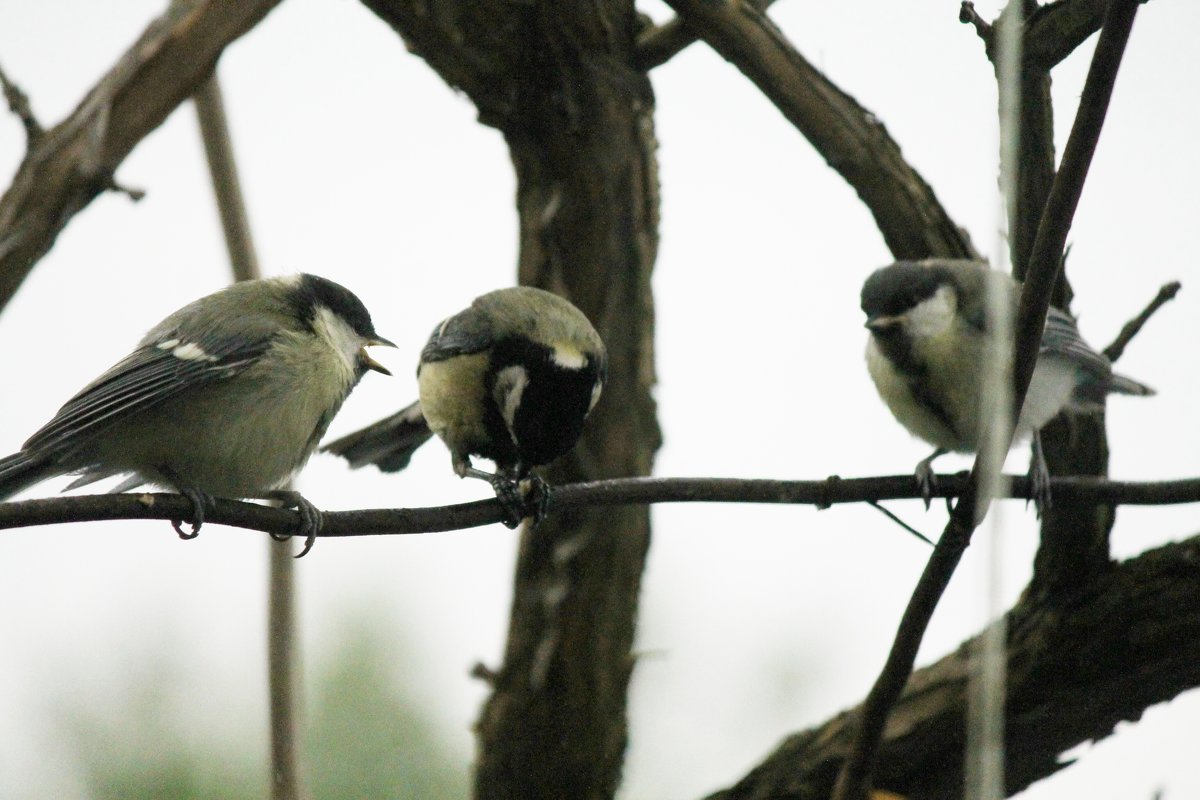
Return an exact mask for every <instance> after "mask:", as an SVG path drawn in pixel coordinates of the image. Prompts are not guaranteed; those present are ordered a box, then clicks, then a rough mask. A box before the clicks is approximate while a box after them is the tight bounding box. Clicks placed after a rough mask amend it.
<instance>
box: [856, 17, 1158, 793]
mask: <svg viewBox="0 0 1200 800" xmlns="http://www.w3.org/2000/svg"><path fill="white" fill-rule="evenodd" d="M1137 6H1138V3H1137V0H1113V2H1112V3H1111V5H1110V7H1109V11H1108V14H1107V16H1106V19H1105V24H1104V29H1103V30H1102V31H1101V34H1100V41H1099V43H1098V44H1097V45H1096V51H1095V53H1094V54H1093V56H1092V63H1091V67H1090V69H1089V70H1088V76H1087V80H1086V81H1085V83H1084V87H1083V95H1082V97H1081V98H1080V103H1079V110H1078V112H1077V113H1076V117H1075V123H1074V125H1073V126H1072V128H1071V135H1070V138H1069V139H1068V140H1067V146H1066V148H1065V150H1064V152H1063V160H1062V165H1061V166H1060V168H1059V171H1058V174H1057V175H1056V176H1055V179H1054V184H1053V186H1052V187H1051V190H1050V197H1049V199H1048V201H1047V203H1046V208H1045V211H1044V212H1043V214H1042V220H1041V223H1040V225H1039V226H1038V233H1037V237H1036V238H1035V240H1034V245H1033V252H1032V255H1031V257H1030V263H1029V271H1028V273H1027V274H1026V276H1025V281H1024V285H1023V287H1022V291H1021V301H1020V308H1019V310H1018V314H1017V321H1016V344H1015V346H1014V349H1013V358H1014V365H1015V369H1014V376H1013V383H1014V387H1013V409H1014V413H1015V412H1019V410H1020V408H1021V405H1022V403H1023V402H1024V399H1025V392H1026V390H1027V389H1028V388H1029V380H1030V378H1031V377H1032V375H1033V367H1034V364H1035V363H1036V361H1037V352H1038V346H1039V344H1040V342H1041V337H1042V329H1043V328H1044V327H1045V320H1046V312H1047V310H1048V308H1049V305H1050V296H1051V292H1052V290H1053V288H1054V284H1055V282H1056V280H1057V279H1058V275H1059V272H1060V270H1061V267H1062V253H1063V246H1064V245H1065V244H1066V238H1067V232H1068V231H1069V230H1070V228H1071V221H1072V219H1073V217H1074V214H1075V208H1076V206H1077V205H1078V202H1079V196H1080V194H1081V193H1082V192H1083V183H1084V179H1085V178H1086V176H1087V172H1088V167H1089V166H1090V164H1091V160H1092V155H1093V154H1094V153H1095V149H1096V144H1097V142H1098V141H1099V138H1100V130H1101V128H1102V127H1103V124H1104V116H1105V113H1106V112H1107V110H1108V102H1109V99H1110V98H1111V96H1112V90H1113V86H1114V84H1115V82H1116V76H1117V69H1118V67H1119V66H1120V63H1121V57H1122V55H1123V54H1124V51H1125V44H1126V42H1127V41H1128V40H1129V34H1130V32H1131V31H1132V28H1133V18H1134V15H1135V14H1136V13H1137ZM1010 435H1011V434H1010ZM980 472H981V463H980V459H979V458H977V459H976V461H975V466H974V467H973V468H972V470H971V475H972V480H971V482H970V483H969V484H968V486H967V487H966V490H965V491H964V492H963V494H962V496H961V497H960V498H959V502H958V505H957V506H956V507H955V509H954V513H953V514H951V516H950V521H949V523H948V524H947V526H946V529H945V531H944V532H943V533H942V538H941V539H939V540H938V544H937V546H936V547H935V548H934V551H933V554H932V555H931V556H930V559H929V562H928V564H927V565H926V567H925V570H924V572H922V574H921V577H920V579H919V580H918V582H917V586H916V588H915V589H914V591H913V595H912V598H911V599H910V600H909V604H908V607H907V608H906V609H905V611H904V616H903V618H902V619H901V622H900V627H899V630H897V632H896V638H895V642H894V643H893V645H892V649H891V651H890V652H889V654H888V658H887V662H886V663H885V664H884V667H883V670H882V671H881V672H880V675H879V678H878V680H877V681H876V682H875V685H874V686H873V687H872V688H871V692H870V693H869V694H868V695H867V699H866V701H865V702H864V703H863V707H862V709H861V712H860V717H859V729H858V732H857V735H856V736H855V740H854V745H853V746H852V748H851V750H850V754H849V755H848V757H847V758H846V761H845V762H844V763H843V765H842V768H841V771H840V772H839V774H838V779H837V783H836V785H835V788H834V794H833V797H834V800H858V798H862V797H865V796H866V792H867V789H868V788H869V787H870V785H871V778H872V773H873V771H874V765H875V760H876V757H877V755H878V750H879V745H880V741H881V739H882V736H883V730H884V724H885V723H886V722H887V718H888V716H889V714H890V713H891V709H892V706H893V705H894V704H895V702H896V700H897V699H898V698H899V697H900V693H901V692H902V691H903V689H904V686H905V684H906V683H907V682H908V679H909V676H910V675H911V674H912V668H913V662H914V661H915V659H916V656H917V649H918V648H919V647H920V644H921V641H922V639H923V638H924V636H925V630H926V628H927V627H928V625H929V620H930V618H931V617H932V616H933V611H934V609H935V608H937V604H938V601H939V600H940V599H941V596H942V594H943V592H944V591H945V589H946V586H947V585H948V584H949V582H950V577H951V576H952V575H953V574H954V570H955V569H956V568H957V567H958V563H959V561H960V560H961V559H962V554H963V552H965V550H966V548H967V546H968V545H969V544H970V543H971V535H972V533H973V532H974V530H975V527H976V526H977V525H978V522H979V520H981V519H982V517H983V516H984V514H985V513H986V510H987V500H986V498H985V499H983V502H981V503H980V504H979V505H980V506H981V507H980V508H976V497H977V494H976V489H975V486H976V483H975V478H976V477H977V476H978V475H979V474H980Z"/></svg>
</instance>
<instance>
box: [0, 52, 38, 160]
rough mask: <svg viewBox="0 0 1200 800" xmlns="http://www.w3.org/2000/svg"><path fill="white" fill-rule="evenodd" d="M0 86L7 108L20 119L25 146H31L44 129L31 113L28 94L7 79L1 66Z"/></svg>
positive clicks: (31, 107)
mask: <svg viewBox="0 0 1200 800" xmlns="http://www.w3.org/2000/svg"><path fill="white" fill-rule="evenodd" d="M0 87H3V89H4V99H5V100H6V101H7V102H8V108H9V110H10V111H12V113H13V114H16V116H17V119H19V120H21V125H22V126H24V128H25V146H26V147H33V145H34V143H35V142H36V141H37V140H38V138H39V137H40V136H41V135H42V133H44V132H45V129H44V128H42V124H41V123H40V122H38V121H37V117H36V116H35V115H34V113H33V106H31V105H30V104H29V95H27V94H25V92H23V91H21V87H20V86H17V84H15V83H13V82H12V81H11V80H9V78H8V75H6V74H5V72H4V69H3V68H0Z"/></svg>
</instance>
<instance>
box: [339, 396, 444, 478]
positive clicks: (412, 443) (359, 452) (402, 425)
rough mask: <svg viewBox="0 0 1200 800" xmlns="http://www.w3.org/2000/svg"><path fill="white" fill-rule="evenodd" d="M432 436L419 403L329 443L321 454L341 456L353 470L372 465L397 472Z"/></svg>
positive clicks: (405, 465) (385, 470) (386, 470)
mask: <svg viewBox="0 0 1200 800" xmlns="http://www.w3.org/2000/svg"><path fill="white" fill-rule="evenodd" d="M432 436H433V431H431V430H429V425H427V424H426V423H425V416H424V415H423V414H422V413H421V404H420V403H413V404H412V405H410V406H408V407H407V408H404V409H401V410H400V411H398V412H396V413H395V414H393V415H392V416H390V417H387V418H385V419H381V420H380V421H379V422H376V423H375V424H374V425H368V426H367V427H365V428H363V429H362V430H358V431H355V432H354V433H351V434H349V435H347V436H343V437H342V438H341V439H338V440H336V441H333V442H330V443H329V444H327V445H325V446H324V447H322V448H321V451H322V452H328V453H333V454H334V455H338V456H341V457H342V458H344V459H346V460H347V461H349V462H350V466H351V467H354V468H355V469H357V468H359V467H363V466H366V465H367V464H374V465H375V466H377V467H379V469H381V470H382V471H384V472H399V471H400V470H402V469H404V468H405V467H407V466H408V462H409V461H410V460H412V456H413V453H415V452H416V451H417V448H419V447H420V446H421V445H423V444H425V442H427V441H429V439H430V437H432Z"/></svg>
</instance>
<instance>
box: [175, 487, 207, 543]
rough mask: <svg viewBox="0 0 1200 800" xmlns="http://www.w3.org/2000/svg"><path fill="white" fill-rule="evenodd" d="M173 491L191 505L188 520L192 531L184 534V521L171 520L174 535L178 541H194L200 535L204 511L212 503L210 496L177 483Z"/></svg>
mask: <svg viewBox="0 0 1200 800" xmlns="http://www.w3.org/2000/svg"><path fill="white" fill-rule="evenodd" d="M174 481H175V479H174V478H172V482H174ZM175 490H176V491H177V492H179V494H181V495H183V496H184V497H186V498H187V499H188V500H190V501H191V503H192V518H191V520H190V523H191V526H192V530H191V532H190V533H188V532H185V531H184V530H183V523H184V520H181V519H173V520H171V527H172V528H174V529H175V533H176V534H177V535H178V536H179V538H180V539H183V540H184V541H187V540H189V539H195V538H196V537H197V536H199V535H200V528H201V527H202V526H203V525H204V513H205V512H204V509H205V508H206V507H207V506H211V505H212V503H213V498H212V495H210V494H208V493H207V492H205V491H203V490H201V489H197V488H196V487H194V486H180V485H179V484H178V483H176V484H175Z"/></svg>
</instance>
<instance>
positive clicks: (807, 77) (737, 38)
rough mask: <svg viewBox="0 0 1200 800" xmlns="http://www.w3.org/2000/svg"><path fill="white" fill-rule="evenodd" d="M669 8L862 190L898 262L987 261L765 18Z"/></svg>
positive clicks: (698, 1)
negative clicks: (953, 259)
mask: <svg viewBox="0 0 1200 800" xmlns="http://www.w3.org/2000/svg"><path fill="white" fill-rule="evenodd" d="M667 3H668V5H670V6H671V8H673V9H674V10H675V12H676V13H677V14H679V16H680V18H681V19H683V20H684V21H685V22H686V23H687V25H688V27H690V28H691V29H692V30H694V31H695V32H696V33H697V34H699V36H700V37H701V38H702V39H704V41H705V43H707V44H708V45H709V46H710V47H712V48H713V49H714V50H715V51H717V53H719V54H720V55H721V56H722V57H723V58H725V59H726V60H728V61H729V62H731V63H732V64H733V65H734V66H736V67H737V68H738V69H739V70H740V71H741V72H742V73H743V74H744V75H745V76H746V77H747V78H749V79H750V80H751V81H753V82H754V85H755V86H757V87H758V88H759V89H760V90H761V91H762V93H763V94H764V95H766V96H767V98H768V99H770V100H771V102H772V103H774V104H775V106H776V108H778V109H779V110H780V112H782V113H783V115H784V117H786V118H787V119H788V121H789V122H791V123H792V124H793V125H795V126H796V128H797V129H798V130H799V131H800V133H801V134H803V135H804V137H805V138H806V139H808V141H809V142H811V143H812V145H813V147H815V148H816V149H817V152H819V153H820V154H821V156H822V157H823V158H824V159H825V161H826V162H827V163H828V164H829V166H830V167H832V168H833V169H835V170H837V172H838V174H840V175H841V176H842V177H843V178H844V179H845V180H846V182H847V183H849V184H850V185H851V186H852V187H853V188H854V190H855V191H856V192H857V193H858V196H859V198H861V199H862V201H863V204H864V205H866V207H867V209H868V210H869V211H870V212H871V214H872V215H873V216H874V218H875V222H876V225H878V227H879V230H880V232H881V233H882V234H883V239H884V242H886V244H887V246H888V249H889V250H890V251H891V252H892V255H893V256H895V257H896V258H897V259H906V258H909V259H911V258H929V257H932V256H940V257H946V258H978V257H979V256H978V254H977V253H976V252H975V249H974V247H973V246H972V245H971V242H970V239H969V238H968V236H967V234H966V232H964V231H963V230H962V229H961V228H959V227H958V225H956V224H955V223H954V221H953V220H952V219H951V218H950V215H949V214H948V213H946V210H945V208H943V207H942V204H941V202H940V201H938V199H937V196H936V195H935V194H934V193H933V189H932V188H930V186H929V184H928V183H926V182H925V180H924V179H923V178H922V177H921V176H920V174H918V173H917V171H916V170H914V169H913V168H912V166H911V165H910V164H909V163H908V162H907V161H905V160H904V156H903V154H901V152H900V147H899V145H897V144H896V142H895V140H894V139H892V137H891V135H890V134H889V133H888V131H887V129H886V128H885V127H884V126H883V124H882V123H881V122H880V121H879V120H878V119H877V118H876V117H875V115H874V114H872V113H871V112H869V111H868V110H867V109H865V108H863V107H862V106H861V105H859V104H858V102H857V101H856V100H855V99H854V98H853V97H851V96H850V95H848V94H846V93H845V92H843V91H842V90H841V89H839V88H838V87H837V86H836V85H834V84H833V82H831V81H830V80H829V79H828V78H826V77H825V75H823V74H822V73H821V72H820V71H819V70H818V69H816V68H815V67H813V66H812V64H810V63H809V62H808V61H807V60H805V58H804V57H803V56H802V55H800V53H799V52H797V51H796V48H795V47H793V46H792V44H791V42H789V41H788V39H787V37H786V36H784V34H783V32H782V31H780V30H779V28H778V27H776V26H775V24H774V23H773V22H772V21H771V20H770V19H769V18H768V17H767V16H766V15H765V14H764V13H763V12H762V11H760V10H759V9H757V8H755V7H754V6H753V5H752V4H750V3H742V2H730V1H729V0H718V1H716V2H714V0H667Z"/></svg>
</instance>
